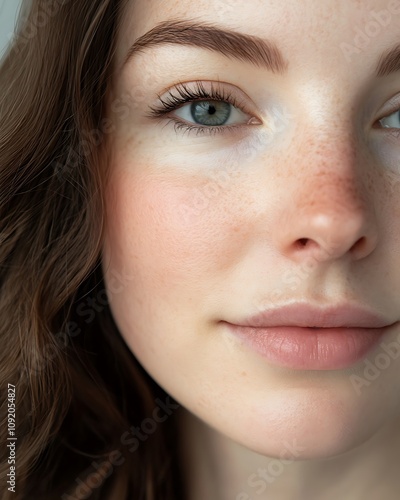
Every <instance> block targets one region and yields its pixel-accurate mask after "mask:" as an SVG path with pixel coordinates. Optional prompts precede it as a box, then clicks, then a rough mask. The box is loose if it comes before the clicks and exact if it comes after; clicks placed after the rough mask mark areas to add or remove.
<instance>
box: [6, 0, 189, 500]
mask: <svg viewBox="0 0 400 500" xmlns="http://www.w3.org/2000/svg"><path fill="white" fill-rule="evenodd" d="M127 1H128V0H52V1H50V2H49V1H48V0H47V1H46V0H32V1H30V2H26V1H25V2H24V3H23V7H22V10H21V12H20V16H19V18H18V25H17V28H16V31H15V37H14V39H13V40H12V43H11V44H10V46H9V48H8V50H7V52H6V53H5V54H4V57H3V59H2V61H1V65H0V317H1V322H0V342H1V351H0V387H1V393H0V394H1V418H2V419H3V418H5V420H6V421H7V422H8V425H4V424H5V421H2V422H1V424H0V442H1V443H3V444H2V447H1V450H0V466H1V467H0V474H1V478H2V486H1V491H0V498H1V500H7V499H11V498H13V499H18V500H20V499H29V500H32V499H41V500H50V499H51V500H52V499H55V498H62V499H70V500H75V499H82V498H91V499H107V500H111V499H118V500H125V499H135V500H139V499H146V500H150V499H153V500H154V499H157V500H159V499H165V500H172V499H174V500H178V499H181V498H183V491H184V487H183V474H182V471H181V468H180V465H179V464H180V462H179V459H178V458H179V454H178V451H179V449H180V448H179V447H180V444H179V439H178V438H179V436H178V432H177V422H176V419H175V418H174V414H172V415H171V416H170V417H169V418H167V419H166V420H165V421H163V422H162V423H160V424H159V425H158V426H157V428H156V429H155V430H154V431H152V432H150V431H149V435H147V436H146V440H145V441H144V439H143V440H142V442H139V440H138V439H136V445H135V446H134V447H132V446H129V445H130V444H131V443H133V442H134V439H127V438H126V436H127V433H128V432H129V430H130V429H133V428H134V427H135V426H138V425H140V424H141V422H143V421H144V419H146V418H148V417H149V416H150V415H152V414H154V409H155V407H157V405H158V404H160V405H162V404H166V403H165V401H166V399H168V395H167V394H166V393H165V392H164V391H163V389H162V388H161V387H160V386H158V384H157V383H156V382H155V381H154V380H153V379H152V378H151V377H150V376H149V375H148V374H147V373H146V371H145V370H144V369H143V367H142V366H141V365H140V364H139V362H138V361H137V360H136V358H135V356H134V355H133V354H132V353H131V352H130V350H129V349H128V348H127V346H126V344H125V342H124V341H123V339H122V338H121V335H120V333H119V332H118V329H117V327H116V325H115V323H114V321H113V318H112V315H111V312H110V308H109V307H108V304H107V301H105V300H104V295H105V292H104V291H105V288H104V283H103V278H102V270H101V248H102V241H103V234H104V217H103V214H104V207H103V197H102V192H103V188H104V185H105V182H106V178H107V168H106V167H107V164H108V161H107V160H108V156H107V150H106V147H105V145H106V144H107V141H106V138H107V137H106V132H105V131H103V130H102V129H101V127H100V125H99V124H100V123H102V117H103V115H104V110H105V100H106V96H107V95H108V89H109V85H110V81H111V75H112V70H113V65H112V63H113V59H114V54H115V39H116V33H117V30H118V27H119V23H120V13H121V12H122V9H123V6H124V5H125V4H126V2H127ZM131 1H132V0H131ZM88 131H90V132H91V133H88ZM92 132H96V134H93V133H92ZM88 297H91V298H92V299H93V297H94V298H97V299H98V303H97V307H93V308H91V309H90V314H89V316H90V318H88V317H86V318H84V316H85V314H84V311H83V306H84V305H86V304H87V303H88V302H85V300H87V298H88ZM101 297H103V299H100V298H101ZM99 304H101V307H99ZM86 312H87V311H86ZM86 316H88V314H86ZM13 386H15V393H14V392H13V391H14V390H13ZM13 396H15V401H14V399H13ZM163 402H164V403H163ZM14 403H15V416H16V419H15V435H16V437H17V441H15V443H16V451H15V453H16V457H15V456H14V457H15V461H16V487H15V491H16V493H12V492H11V491H9V490H8V488H9V487H10V484H12V483H11V482H10V483H7V480H9V479H10V477H11V476H7V474H9V473H10V467H11V465H10V460H9V459H10V453H11V452H10V449H11V448H10V447H7V446H6V444H4V443H10V442H13V441H12V440H7V438H8V437H9V436H10V434H9V432H10V430H11V429H13V415H14V413H13V404H14ZM176 406H179V405H176ZM177 412H179V410H177ZM7 415H8V416H9V418H8V420H7ZM150 434H151V435H150ZM124 435H125V438H123V436H124ZM12 458H13V457H11V463H12Z"/></svg>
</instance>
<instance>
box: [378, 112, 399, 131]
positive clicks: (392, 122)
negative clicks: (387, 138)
mask: <svg viewBox="0 0 400 500" xmlns="http://www.w3.org/2000/svg"><path fill="white" fill-rule="evenodd" d="M385 120H386V121H387V124H386V125H385V124H384V123H383V122H385ZM379 123H380V124H381V125H382V127H384V128H400V111H399V110H398V111H395V112H394V113H392V114H391V115H389V116H386V117H385V118H382V119H381V120H379Z"/></svg>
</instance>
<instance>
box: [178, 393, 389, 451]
mask: <svg viewBox="0 0 400 500" xmlns="http://www.w3.org/2000/svg"><path fill="white" fill-rule="evenodd" d="M272 392H273V391H270V393H269V395H266V396H265V397H264V398H263V399H260V398H253V400H250V399H249V398H247V399H246V398H242V400H241V403H240V406H237V407H235V406H234V404H232V402H230V404H229V402H228V403H227V404H226V405H224V403H223V402H222V401H220V402H219V404H218V407H219V408H218V412H215V413H211V412H210V410H209V408H210V407H211V406H210V407H209V408H208V409H205V407H203V406H202V408H201V409H200V408H193V409H192V410H190V408H188V409H189V410H190V411H192V413H194V414H195V415H196V416H197V417H198V418H200V419H201V420H202V421H203V422H205V423H206V424H208V425H209V426H210V427H211V428H212V429H214V430H216V431H217V432H219V433H220V434H221V435H222V436H225V437H227V438H228V439H230V440H231V441H233V442H235V443H238V444H240V445H242V446H244V447H246V448H248V449H249V450H252V451H254V452H256V453H258V454H261V455H264V456H267V457H271V458H283V459H285V460H291V461H297V460H312V459H315V460H318V459H329V458H334V457H336V456H339V455H343V454H346V453H350V452H351V451H352V450H355V449H356V448H358V447H359V446H362V445H363V443H366V442H367V441H369V440H370V439H371V438H373V436H374V435H376V434H377V433H378V432H379V431H380V430H382V429H383V428H384V427H385V426H386V425H388V421H387V420H385V414H384V412H383V416H382V413H380V412H371V411H370V404H371V402H370V401H369V402H368V401H365V400H364V401H363V400H362V399H361V398H355V397H354V396H353V397H352V398H348V399H347V400H346V399H344V398H343V395H342V398H340V397H339V396H338V395H337V394H336V397H335V396H334V394H333V392H332V391H329V390H327V389H320V390H315V389H314V390H313V391H308V390H307V389H302V390H300V389H291V390H288V389H285V390H281V391H279V390H276V391H275V395H273V394H271V393H272ZM347 396H349V395H347ZM238 399H239V400H240V399H241V398H238ZM183 405H184V406H185V404H184V403H183ZM214 408H215V406H214ZM386 418H387V415H386Z"/></svg>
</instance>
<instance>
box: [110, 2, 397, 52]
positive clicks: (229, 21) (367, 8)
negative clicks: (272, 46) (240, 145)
mask: <svg viewBox="0 0 400 500" xmlns="http://www.w3.org/2000/svg"><path fill="white" fill-rule="evenodd" d="M380 14H381V17H380V16H379V15H380ZM173 19H191V20H194V21H195V20H198V21H200V22H201V21H205V22H212V23H215V24H218V25H222V26H224V27H226V28H231V29H234V30H238V31H241V32H244V33H248V34H251V35H255V36H259V37H261V38H264V37H268V38H272V39H274V40H275V41H277V42H279V44H278V45H279V47H280V48H282V50H285V51H286V52H287V53H290V54H293V55H295V54H296V53H298V52H300V51H304V50H305V49H307V47H310V48H312V51H313V53H314V54H315V53H316V51H317V52H319V51H323V52H324V54H325V56H326V50H327V49H328V48H329V47H331V48H332V50H333V52H334V50H335V48H336V49H338V48H339V49H340V46H341V44H342V43H344V42H345V43H352V42H353V41H354V38H355V36H356V35H357V33H358V32H364V33H365V32H367V36H369V38H370V39H373V42H374V45H376V44H379V46H380V48H384V47H385V41H387V42H390V41H393V34H394V33H396V32H397V33H399V34H400V0H322V1H321V0H284V1H282V0H246V1H243V0H163V1H160V0H128V1H127V3H126V5H125V7H124V12H123V15H122V20H123V22H122V26H121V31H120V33H119V47H120V48H121V49H122V47H124V48H125V49H128V48H129V45H130V44H132V42H133V41H134V40H135V39H136V38H138V37H139V36H141V35H143V34H144V33H146V32H147V31H149V30H150V29H152V28H153V27H154V26H155V25H156V24H158V23H160V22H163V21H165V20H173ZM380 19H382V21H380ZM374 23H375V27H374V26H373V24H374ZM374 28H375V29H374ZM371 35H372V36H371ZM399 40H400V37H399ZM386 45H387V44H386Z"/></svg>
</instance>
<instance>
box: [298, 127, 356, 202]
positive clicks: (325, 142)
mask: <svg viewBox="0 0 400 500" xmlns="http://www.w3.org/2000/svg"><path fill="white" fill-rule="evenodd" d="M303 144H304V146H303V147H302V148H301V149H299V154H298V156H297V162H296V163H297V165H298V169H297V175H298V177H299V178H297V184H298V186H300V191H301V192H302V196H304V197H305V199H307V206H309V207H310V208H313V207H314V208H315V207H316V206H317V205H319V206H320V207H321V208H322V207H323V206H324V204H326V209H331V210H335V211H337V210H339V209H340V208H341V207H343V206H344V205H345V206H347V209H350V208H351V207H352V208H353V209H356V208H362V205H363V203H364V202H365V200H364V196H365V193H364V192H363V189H362V187H363V175H366V172H365V171H364V172H363V171H362V165H361V161H362V160H361V158H360V154H359V152H358V148H357V145H356V140H355V138H354V136H353V134H351V132H350V131H349V129H347V130H343V129H342V127H341V128H340V129H339V130H338V129H336V130H335V131H334V133H332V131H331V130H330V129H324V130H322V131H321V130H319V131H318V132H316V133H314V134H313V135H312V137H311V138H309V139H308V140H306V141H305V142H304V143H303ZM365 166H366V165H364V167H365ZM364 170H365V169H364Z"/></svg>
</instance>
